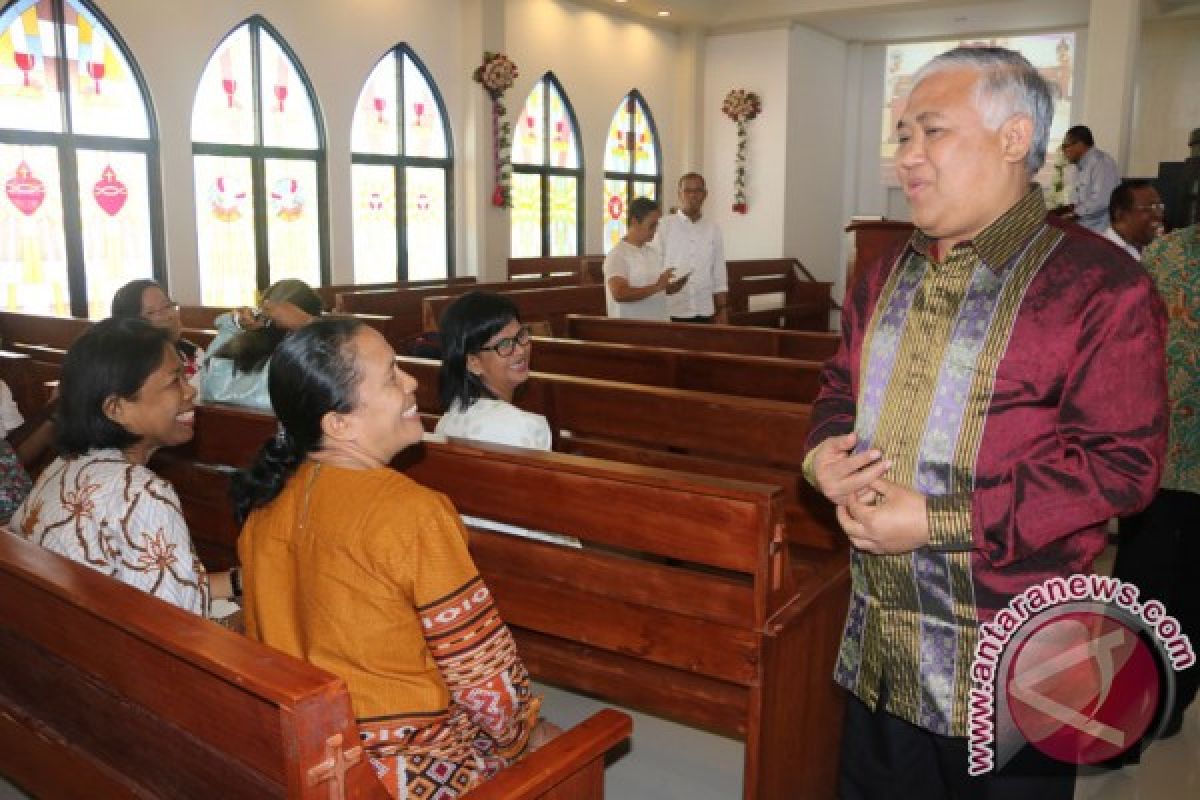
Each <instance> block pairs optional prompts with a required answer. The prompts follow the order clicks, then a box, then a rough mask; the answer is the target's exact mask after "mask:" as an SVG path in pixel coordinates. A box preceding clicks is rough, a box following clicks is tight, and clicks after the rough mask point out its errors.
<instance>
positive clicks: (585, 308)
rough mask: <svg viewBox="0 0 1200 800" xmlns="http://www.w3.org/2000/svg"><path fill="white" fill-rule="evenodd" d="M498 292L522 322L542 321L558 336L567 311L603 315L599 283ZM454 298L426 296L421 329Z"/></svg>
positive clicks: (434, 326) (431, 325) (430, 325)
mask: <svg viewBox="0 0 1200 800" xmlns="http://www.w3.org/2000/svg"><path fill="white" fill-rule="evenodd" d="M501 294H503V295H504V296H505V297H507V298H508V299H509V300H511V301H513V302H514V303H516V305H517V308H518V309H519V310H520V312H521V321H522V322H524V323H525V324H527V325H529V324H533V325H536V324H538V323H546V324H548V325H549V327H550V330H551V331H552V332H554V333H555V334H556V335H559V336H561V335H563V331H564V329H565V327H566V323H565V318H566V315H567V314H603V313H604V309H605V300H604V287H603V286H553V287H541V288H530V289H526V288H521V289H509V290H506V291H503V292H501ZM456 299H457V298H456V297H454V296H441V297H436V296H435V297H426V298H425V301H424V304H423V312H422V315H423V318H424V325H425V328H426V329H427V330H436V329H437V323H438V320H439V319H441V316H442V312H443V311H445V310H446V306H448V305H450V304H451V303H453V302H454V301H455V300H456Z"/></svg>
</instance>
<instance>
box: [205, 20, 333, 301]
mask: <svg viewBox="0 0 1200 800" xmlns="http://www.w3.org/2000/svg"><path fill="white" fill-rule="evenodd" d="M192 160H193V164H194V169H195V180H196V237H197V242H198V250H199V253H198V255H199V264H200V292H201V296H202V298H203V302H204V304H205V305H213V306H229V305H244V304H247V303H253V302H254V296H255V289H265V288H266V287H267V286H269V285H270V284H272V283H274V282H275V281H278V280H280V279H282V278H299V279H300V280H303V281H305V282H307V283H308V284H310V285H312V286H318V285H320V284H322V283H327V282H328V277H329V250H328V242H327V240H326V234H325V230H326V227H327V222H326V221H327V219H328V213H327V209H326V202H325V197H326V187H325V139H324V134H323V126H322V124H321V118H320V113H319V110H318V109H317V104H316V101H315V99H314V97H313V91H312V86H311V84H309V81H308V77H307V76H306V75H305V74H304V70H303V69H301V67H300V65H299V63H298V62H297V60H296V57H295V56H294V55H293V54H292V52H291V50H290V49H289V48H288V46H287V45H286V44H285V43H284V41H283V40H282V39H281V38H280V37H279V35H278V34H277V33H275V31H274V30H272V29H271V26H270V25H268V24H267V22H266V20H264V19H262V18H261V17H251V18H250V19H248V20H247V21H246V22H244V23H242V24H241V25H239V26H238V27H237V28H236V29H234V31H233V32H232V33H230V34H229V35H228V36H226V37H225V39H224V40H223V41H222V42H221V44H220V45H218V46H217V49H216V51H215V52H214V53H213V55H212V58H210V59H209V61H208V66H206V67H205V68H204V74H203V75H202V76H201V77H200V85H199V87H198V88H197V89H196V99H195V101H194V103H193V104H192Z"/></svg>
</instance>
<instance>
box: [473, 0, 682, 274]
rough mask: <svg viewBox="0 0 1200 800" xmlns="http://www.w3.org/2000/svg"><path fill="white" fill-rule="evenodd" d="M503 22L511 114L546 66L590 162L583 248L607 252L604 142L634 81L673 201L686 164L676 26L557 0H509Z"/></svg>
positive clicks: (584, 202) (666, 194) (667, 193)
mask: <svg viewBox="0 0 1200 800" xmlns="http://www.w3.org/2000/svg"><path fill="white" fill-rule="evenodd" d="M504 27H505V31H506V48H507V50H506V52H507V53H508V55H509V56H510V57H511V58H512V59H513V60H514V61H515V62H516V63H517V66H518V68H519V69H520V72H521V74H520V77H519V78H518V79H517V84H516V86H514V87H513V88H512V89H511V90H509V92H508V93H507V94H506V95H505V99H506V101H507V104H508V107H509V113H510V115H512V116H514V117H515V115H517V114H518V113H520V110H521V106H522V105H523V104H524V102H525V98H526V96H527V95H528V94H529V91H530V89H532V88H533V85H534V83H536V82H537V80H538V79H539V78H541V77H542V75H543V74H545V73H546V71H548V70H550V71H553V72H554V75H555V77H557V78H558V80H559V83H561V84H562V88H563V91H564V92H566V95H567V97H568V99H569V100H570V102H571V106H572V107H573V108H574V109H575V118H576V120H577V121H578V122H579V130H580V136H581V137H582V139H583V142H582V145H583V166H584V169H585V170H586V172H585V175H584V191H583V200H582V204H581V206H582V213H583V215H584V229H585V234H584V235H585V239H584V242H583V252H585V253H603V252H604V249H603V246H602V241H603V234H604V231H603V228H602V220H603V217H602V213H603V204H604V147H605V144H606V142H607V137H608V126H609V123H611V122H612V118H613V114H614V113H616V110H617V106H618V105H619V104H620V102H621V100H622V99H623V98H624V97H625V95H626V94H628V93H629V90H630V89H637V90H638V91H640V92H641V93H642V96H643V97H644V98H645V100H646V105H647V106H649V108H650V113H651V114H652V115H653V117H654V123H655V125H656V126H657V128H658V135H659V142H660V145H661V147H662V151H663V161H664V165H665V170H664V176H663V190H664V200H666V201H667V203H668V205H669V204H670V201H671V197H672V195H673V192H672V187H673V186H674V185H675V180H676V179H677V178H678V176H679V175H680V174H682V173H683V172H684V171H686V167H683V165H681V164H680V162H679V151H680V149H681V148H680V147H679V142H680V141H681V140H682V139H683V138H684V137H685V136H686V135H687V134H686V131H685V130H684V127H685V126H684V124H683V123H682V122H681V120H680V119H679V116H680V113H681V106H682V104H681V103H678V102H677V98H676V94H677V90H678V80H677V74H676V67H677V64H678V63H679V61H680V57H681V45H680V41H679V38H680V37H679V34H677V33H675V32H674V31H671V30H668V29H666V28H656V27H652V26H648V25H643V24H641V23H638V22H632V21H629V20H625V19H620V18H617V17H612V16H609V15H608V14H604V13H602V12H600V11H596V10H593V9H589V8H583V7H580V6H575V5H572V4H570V3H566V2H558V1H557V0H509V2H508V3H507V6H506V19H505V23H504ZM492 213H498V212H492ZM503 256H504V257H505V258H507V256H508V253H507V252H506V253H504V254H503ZM494 266H499V268H500V271H503V269H504V263H503V260H502V259H501V260H500V262H499V264H498V265H495V264H493V263H491V261H490V262H489V268H491V267H494Z"/></svg>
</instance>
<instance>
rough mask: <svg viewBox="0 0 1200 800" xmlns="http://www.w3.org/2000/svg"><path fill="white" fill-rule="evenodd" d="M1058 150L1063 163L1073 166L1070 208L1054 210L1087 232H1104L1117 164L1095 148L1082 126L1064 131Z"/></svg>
mask: <svg viewBox="0 0 1200 800" xmlns="http://www.w3.org/2000/svg"><path fill="white" fill-rule="evenodd" d="M1062 151H1063V155H1064V156H1066V157H1067V161H1069V162H1071V163H1072V164H1074V165H1075V168H1076V173H1075V183H1074V184H1073V185H1072V186H1071V203H1070V205H1066V206H1061V207H1059V208H1057V209H1055V211H1057V212H1058V213H1060V214H1062V215H1063V216H1064V217H1065V218H1067V219H1073V220H1076V221H1078V222H1079V224H1080V225H1082V226H1083V227H1085V228H1088V229H1089V230H1093V231H1095V232H1096V233H1104V229H1105V228H1107V227H1108V200H1109V197H1111V196H1112V192H1113V189H1115V188H1117V184H1118V183H1120V182H1121V173H1120V171H1119V170H1117V162H1116V161H1113V157H1112V156H1110V155H1109V154H1108V153H1106V152H1104V151H1103V150H1101V149H1100V148H1099V147H1096V142H1095V140H1093V139H1092V131H1091V129H1090V128H1088V127H1087V126H1086V125H1076V126H1075V127H1073V128H1071V129H1070V130H1068V131H1067V132H1066V134H1065V135H1064V136H1063V141H1062Z"/></svg>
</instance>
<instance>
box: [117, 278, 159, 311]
mask: <svg viewBox="0 0 1200 800" xmlns="http://www.w3.org/2000/svg"><path fill="white" fill-rule="evenodd" d="M150 288H155V289H162V293H163V294H166V293H167V290H166V289H163V287H162V284H160V283H159V282H158V281H152V280H150V279H149V278H138V279H137V280H136V281H130V282H129V283H127V284H125V285H124V286H122V287H121V288H120V289H117V291H116V293H115V294H113V299H112V310H111V312H110V313H111V314H112V315H113V316H114V317H140V316H142V295H143V294H144V293H145V291H146V290H147V289H150Z"/></svg>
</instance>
